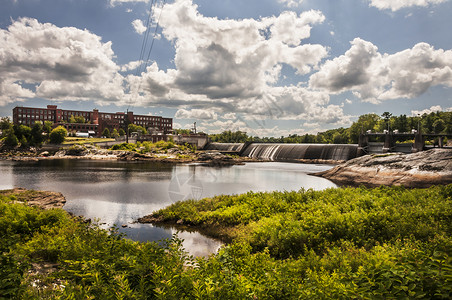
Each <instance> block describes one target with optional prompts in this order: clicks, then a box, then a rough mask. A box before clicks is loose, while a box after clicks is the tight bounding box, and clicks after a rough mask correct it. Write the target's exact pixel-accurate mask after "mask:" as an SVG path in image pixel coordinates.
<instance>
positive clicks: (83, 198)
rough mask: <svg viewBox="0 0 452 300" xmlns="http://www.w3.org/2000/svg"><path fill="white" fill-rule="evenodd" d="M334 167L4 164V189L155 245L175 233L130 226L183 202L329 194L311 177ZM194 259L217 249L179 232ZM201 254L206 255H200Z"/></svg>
mask: <svg viewBox="0 0 452 300" xmlns="http://www.w3.org/2000/svg"><path fill="white" fill-rule="evenodd" d="M329 168H331V166H325V165H306V164H291V163H278V162H271V163H249V164H246V165H243V166H231V167H223V168H211V167H205V166H202V165H196V164H192V165H171V164H162V163H154V162H153V163H148V162H119V161H93V160H42V161H37V162H33V161H30V162H26V161H24V162H12V161H0V172H1V173H0V174H1V181H0V187H1V188H2V189H8V188H13V187H24V188H28V189H38V190H50V191H58V192H61V193H63V195H64V196H65V197H66V200H67V203H66V205H65V206H64V208H65V209H66V210H67V211H69V212H71V213H74V214H75V215H82V216H85V217H86V218H91V219H93V220H94V219H98V220H99V222H100V223H104V224H103V226H104V227H110V226H113V225H114V224H117V225H118V226H121V225H123V224H125V225H127V226H128V227H127V228H124V229H123V228H122V227H121V231H122V232H124V233H126V234H127V236H128V237H129V238H132V239H134V240H140V241H148V240H149V241H154V240H159V239H162V238H169V237H171V234H172V233H173V232H172V231H171V230H167V229H162V228H158V227H154V226H151V225H140V224H132V223H133V221H134V220H136V219H137V218H139V217H142V216H144V215H147V214H149V213H151V212H153V211H155V210H158V209H160V208H163V207H165V206H168V205H169V204H171V203H174V202H176V201H179V200H184V199H189V198H194V199H200V198H203V197H211V196H214V195H219V194H239V193H245V192H247V191H250V190H253V191H274V190H279V191H284V190H299V189H300V188H306V189H308V188H312V189H316V190H319V189H325V188H328V187H334V186H335V185H334V184H333V183H332V182H330V181H328V180H326V179H323V178H318V177H313V176H309V175H307V174H308V173H312V172H319V171H323V170H326V169H329ZM179 237H181V238H183V239H185V244H184V245H185V247H186V249H187V250H189V251H190V253H191V254H194V253H197V254H196V255H201V254H200V250H199V249H204V250H206V251H207V252H205V253H203V254H202V255H206V253H210V252H211V251H215V250H216V249H217V248H218V247H219V244H218V242H216V241H212V240H209V239H206V238H204V237H202V236H201V235H199V234H197V233H180V235H179ZM201 252H202V251H201Z"/></svg>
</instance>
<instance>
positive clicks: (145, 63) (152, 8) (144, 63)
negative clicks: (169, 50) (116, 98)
mask: <svg viewBox="0 0 452 300" xmlns="http://www.w3.org/2000/svg"><path fill="white" fill-rule="evenodd" d="M165 4H166V0H163V4H162V6H161V10H160V14H159V16H158V18H157V23H156V25H155V30H154V34H153V36H152V42H151V46H150V48H149V51H148V55H147V58H146V60H143V58H144V54H145V52H146V48H147V44H148V37H149V32H150V29H151V26H152V22H151V19H152V13H153V11H155V8H156V6H157V1H156V0H152V1H151V5H150V7H149V16H148V20H147V23H146V33H145V36H144V37H143V43H142V45H141V51H140V59H139V62H140V64H139V66H138V67H137V69H136V72H135V76H136V77H138V76H140V74H141V72H142V71H143V72H144V71H146V68H147V67H148V63H149V59H150V57H151V52H152V49H153V47H154V42H155V39H156V37H157V31H158V29H159V22H160V17H161V16H162V12H163V7H164V6H165ZM142 82H143V77H141V78H140V80H139V85H138V89H137V95H138V94H139V92H140V89H141V85H142ZM132 101H133V102H132V103H133V104H135V103H136V98H135V100H132ZM131 106H134V105H131V103H130V102H129V106H128V107H127V110H129V109H130V107H131Z"/></svg>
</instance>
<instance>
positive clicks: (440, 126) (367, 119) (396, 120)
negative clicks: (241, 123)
mask: <svg viewBox="0 0 452 300" xmlns="http://www.w3.org/2000/svg"><path fill="white" fill-rule="evenodd" d="M382 117H383V118H382ZM418 123H419V124H418ZM418 125H419V126H420V130H421V131H422V132H423V133H447V134H452V112H434V113H433V112H432V113H430V114H424V115H422V116H419V117H407V116H406V115H400V116H398V117H397V116H393V115H392V114H391V113H390V112H384V113H383V114H382V116H381V117H380V116H378V115H377V114H365V115H362V116H360V117H359V119H358V120H357V121H356V122H353V124H352V125H351V126H350V127H349V128H342V127H341V128H336V129H330V130H327V131H324V132H318V133H317V134H316V135H315V134H305V135H301V136H300V135H297V134H292V135H289V136H287V137H283V136H282V137H279V138H276V137H263V138H261V137H257V136H255V137H251V136H248V135H247V134H246V132H241V131H236V132H232V131H230V130H229V131H224V132H222V133H220V134H212V135H209V137H210V138H211V140H212V142H217V143H244V142H247V141H254V142H263V143H320V144H356V143H358V138H359V135H360V134H361V132H366V131H368V130H371V131H373V132H383V130H385V129H388V126H389V129H390V130H398V131H399V132H411V130H412V129H417V128H418ZM403 141H404V140H403V139H402V140H400V141H399V142H403Z"/></svg>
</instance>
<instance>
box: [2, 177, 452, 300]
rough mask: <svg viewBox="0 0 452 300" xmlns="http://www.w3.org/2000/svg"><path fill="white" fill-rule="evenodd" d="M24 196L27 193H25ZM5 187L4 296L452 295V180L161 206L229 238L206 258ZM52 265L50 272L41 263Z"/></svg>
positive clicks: (177, 242) (250, 195)
mask: <svg viewBox="0 0 452 300" xmlns="http://www.w3.org/2000/svg"><path fill="white" fill-rule="evenodd" d="M29 193H30V195H32V194H33V193H34V192H33V191H30V192H29ZM26 199H27V197H26V195H9V196H1V195H0V234H1V239H0V262H1V263H0V295H1V296H2V297H4V298H7V299H10V298H11V299H416V298H421V299H450V298H451V297H452V255H451V254H452V235H451V232H452V225H451V224H452V222H451V221H452V213H451V210H452V205H451V204H452V203H451V202H452V185H449V186H438V187H433V188H430V189H426V190H417V189H413V190H406V189H403V188H398V187H394V188H376V189H365V188H357V189H351V188H346V189H329V190H326V191H321V192H316V191H312V190H308V191H300V192H284V193H248V194H245V195H238V196H218V197H215V198H212V199H203V200H200V201H187V202H180V203H178V204H176V205H173V206H171V207H170V208H168V209H165V210H162V211H160V212H159V214H160V215H161V216H164V217H165V218H171V219H173V220H176V219H177V218H183V219H184V220H190V223H192V224H197V222H198V223H200V222H204V223H205V224H206V225H208V226H210V227H212V226H213V227H215V226H218V225H224V224H226V225H224V226H233V227H235V228H236V231H237V232H238V234H237V237H236V239H235V242H233V243H231V244H230V245H227V246H225V247H223V248H221V249H220V250H219V252H218V253H217V254H215V255H212V256H210V257H207V258H197V259H195V258H193V257H190V256H188V255H187V254H186V253H185V252H184V250H183V248H182V241H181V240H180V239H178V238H177V237H173V239H171V240H165V241H163V242H161V243H160V244H158V243H155V242H153V243H140V242H133V241H131V240H128V239H123V238H121V236H120V235H117V234H116V233H115V232H113V233H112V234H109V233H107V231H105V230H101V229H99V228H98V226H97V225H96V224H92V223H89V222H84V221H83V220H81V219H77V218H73V217H71V216H69V214H67V213H66V212H64V211H63V210H60V209H53V210H48V211H44V210H40V209H37V208H33V207H28V206H26V205H24V204H21V203H18V201H24V200H25V201H26ZM49 263H52V264H53V265H54V266H55V268H54V269H53V270H51V271H49V272H47V273H39V272H36V266H43V265H44V264H49Z"/></svg>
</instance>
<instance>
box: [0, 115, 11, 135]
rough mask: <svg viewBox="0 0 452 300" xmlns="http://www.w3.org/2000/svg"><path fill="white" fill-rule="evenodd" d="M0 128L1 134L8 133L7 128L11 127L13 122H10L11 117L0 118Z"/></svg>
mask: <svg viewBox="0 0 452 300" xmlns="http://www.w3.org/2000/svg"><path fill="white" fill-rule="evenodd" d="M0 129H1V131H2V136H6V134H7V133H9V130H12V129H13V123H12V122H11V119H10V118H8V117H3V118H1V120H0Z"/></svg>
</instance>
